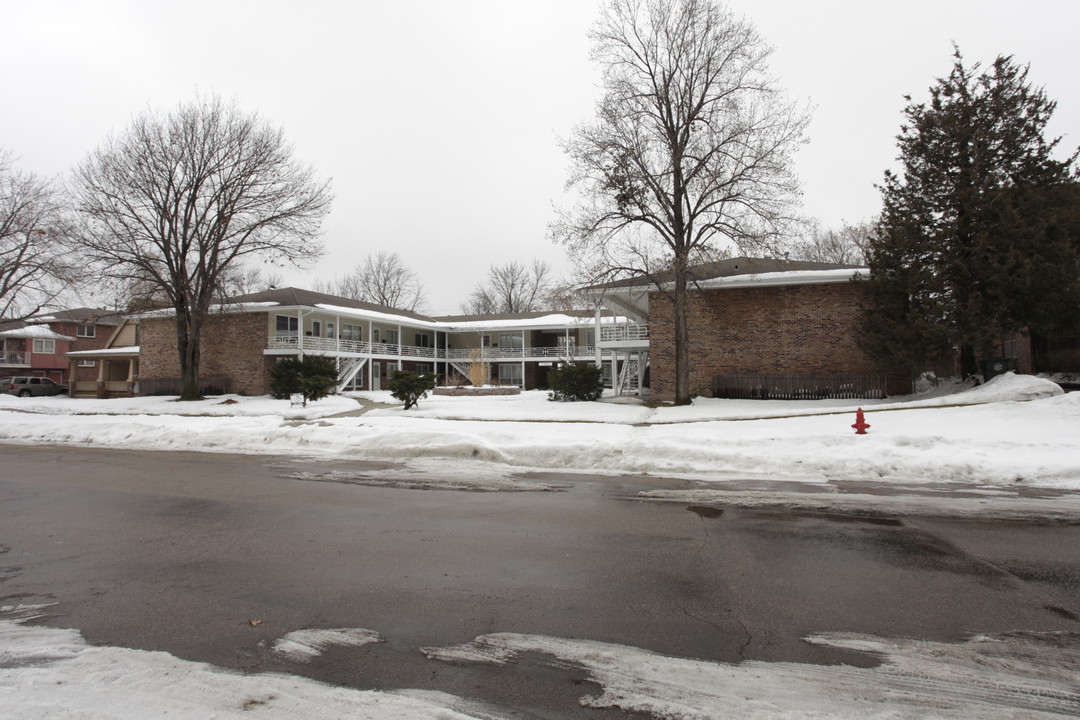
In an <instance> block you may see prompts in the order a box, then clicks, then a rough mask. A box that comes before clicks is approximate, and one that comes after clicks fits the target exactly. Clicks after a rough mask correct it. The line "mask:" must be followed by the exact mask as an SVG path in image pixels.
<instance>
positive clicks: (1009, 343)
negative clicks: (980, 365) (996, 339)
mask: <svg viewBox="0 0 1080 720" xmlns="http://www.w3.org/2000/svg"><path fill="white" fill-rule="evenodd" d="M1001 354H1002V355H1003V356H1004V357H1007V358H1009V359H1010V360H1015V359H1016V338H1013V339H1011V340H1006V341H1005V342H1004V343H1002V344H1001Z"/></svg>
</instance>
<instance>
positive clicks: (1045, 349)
mask: <svg viewBox="0 0 1080 720" xmlns="http://www.w3.org/2000/svg"><path fill="white" fill-rule="evenodd" d="M1028 342H1030V343H1031V372H1033V373H1045V372H1050V371H1051V367H1050V340H1049V338H1047V336H1046V335H1043V334H1041V333H1035V332H1032V333H1030V334H1029V335H1028Z"/></svg>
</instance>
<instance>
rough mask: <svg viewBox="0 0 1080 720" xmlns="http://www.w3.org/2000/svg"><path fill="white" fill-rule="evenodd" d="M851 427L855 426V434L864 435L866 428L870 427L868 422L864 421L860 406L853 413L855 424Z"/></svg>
mask: <svg viewBox="0 0 1080 720" xmlns="http://www.w3.org/2000/svg"><path fill="white" fill-rule="evenodd" d="M851 427H853V428H855V434H856V435H865V434H866V428H868V427H870V423H868V422H866V418H864V417H863V412H862V408H859V409H858V411H856V413H855V424H854V425H852V426H851Z"/></svg>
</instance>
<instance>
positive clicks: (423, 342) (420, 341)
mask: <svg viewBox="0 0 1080 720" xmlns="http://www.w3.org/2000/svg"><path fill="white" fill-rule="evenodd" d="M416 347H431V336H430V335H428V334H427V333H416Z"/></svg>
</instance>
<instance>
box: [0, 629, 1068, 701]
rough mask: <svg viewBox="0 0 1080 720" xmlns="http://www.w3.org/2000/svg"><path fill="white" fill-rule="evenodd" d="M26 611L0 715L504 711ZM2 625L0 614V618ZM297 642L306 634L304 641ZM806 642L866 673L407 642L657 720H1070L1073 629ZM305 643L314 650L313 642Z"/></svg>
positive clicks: (355, 641) (371, 637)
mask: <svg viewBox="0 0 1080 720" xmlns="http://www.w3.org/2000/svg"><path fill="white" fill-rule="evenodd" d="M38 611H40V608H32V607H6V608H4V607H0V707H2V708H3V709H4V716H5V717H8V716H10V717H13V718H14V717H18V718H20V719H21V720H34V719H36V718H42V719H44V718H49V719H50V720H56V719H59V720H75V719H77V718H78V719H82V718H104V717H108V718H112V719H113V720H128V719H129V718H130V719H132V720H134V719H135V718H146V717H165V716H168V717H170V718H179V719H180V720H184V719H185V718H190V719H192V720H195V719H198V720H201V719H202V718H208V717H213V718H219V719H222V720H225V719H228V718H241V717H244V718H270V719H274V718H305V719H307V720H324V719H326V720H329V719H330V718H335V719H344V718H358V719H363V718H388V719H393V718H432V719H437V720H457V719H463V720H464V719H467V718H483V719H484V720H500V718H509V717H511V714H510V713H509V712H505V713H504V712H500V711H499V710H498V709H496V708H492V707H490V706H482V705H481V704H479V703H475V702H470V701H468V700H465V699H463V698H459V697H456V696H453V695H448V694H445V693H438V692H431V691H410V690H404V691H397V692H380V691H363V690H355V689H350V688H345V687H334V686H330V685H325V684H322V683H319V682H316V681H313V680H309V679H307V678H304V677H301V676H296V675H282V674H276V673H248V674H242V673H239V672H234V671H228V670H223V669H220V668H216V667H213V666H211V665H206V664H203V663H196V662H191V661H186V660H181V659H178V658H176V657H173V656H171V655H168V654H166V653H162V652H148V651H144V650H130V649H125V648H118V647H107V646H105V647H94V646H90V645H88V644H87V643H86V642H85V641H84V640H83V638H82V636H81V635H80V634H79V632H78V631H75V630H65V629H55V628H49V627H42V626H35V625H28V624H26V623H27V621H28V620H31V619H33V618H34V616H35V614H36V613H37V612H38ZM5 616H6V617H5ZM304 633H306V634H304ZM379 638H380V636H379V635H378V633H375V632H374V631H370V630H363V629H351V630H349V629H344V630H332V631H301V634H297V633H291V634H290V635H289V636H286V638H282V639H281V640H279V641H278V642H277V643H275V647H278V645H279V643H281V644H288V643H289V642H293V641H298V642H299V644H300V645H302V646H304V647H306V648H307V651H305V652H304V653H301V654H300V655H299V656H298V657H296V658H295V659H296V660H297V661H300V662H305V661H307V660H308V659H310V657H312V656H314V655H315V654H317V653H318V652H319V647H324V646H325V644H327V643H334V642H339V643H340V642H342V641H344V644H347V645H354V646H355V645H360V644H364V643H366V642H372V641H378V639H379ZM807 641H808V642H812V643H817V644H821V645H826V646H831V647H835V648H842V649H846V650H851V651H856V652H861V653H867V654H869V655H871V656H873V657H875V658H876V659H877V660H878V661H879V664H877V665H876V666H875V667H869V668H859V667H853V666H850V665H810V664H803V663H791V662H777V663H769V662H759V661H744V662H741V663H736V664H731V663H719V662H709V661H703V660H693V659H686V658H676V657H668V656H664V655H659V654H657V653H653V652H649V651H647V650H642V649H639V648H634V647H627V646H623V645H613V644H609V643H601V642H595V641H589V640H577V639H575V640H571V639H565V638H555V637H545V636H538V635H521V634H514V633H495V634H491V635H484V636H481V637H478V638H476V639H475V640H473V641H472V642H470V643H466V644H464V645H460V646H455V647H443V648H440V647H435V648H418V649H417V652H418V653H420V652H423V653H424V654H425V655H426V656H427V657H428V658H429V660H431V661H432V662H440V661H441V662H450V663H463V664H469V663H484V664H487V665H493V666H496V667H498V666H504V665H507V664H509V663H512V662H513V661H514V660H515V659H516V658H517V657H518V656H519V655H521V654H523V653H537V654H539V655H540V656H542V657H543V658H550V660H545V661H546V662H549V663H550V664H551V665H552V666H554V667H556V668H562V669H567V668H575V667H576V668H581V669H583V670H584V671H585V672H586V673H587V674H588V675H589V679H590V680H591V681H592V682H594V683H596V684H598V685H599V686H600V688H601V692H600V694H599V695H591V694H586V695H583V696H582V697H581V698H580V700H579V702H580V703H581V704H582V705H584V706H588V707H597V708H622V709H624V710H636V711H642V712H650V713H653V714H654V715H655V716H657V717H661V718H679V719H680V720H696V719H698V718H701V719H703V720H704V719H709V718H717V717H738V718H746V719H748V720H753V719H755V718H770V719H773V718H795V717H798V718H834V719H836V720H854V719H855V718H909V717H933V718H943V719H950V718H969V717H1014V718H1020V717H1023V718H1051V717H1076V716H1077V714H1078V713H1080V689H1078V688H1077V686H1076V678H1075V675H1074V673H1075V668H1076V666H1077V664H1078V663H1080V650H1078V648H1080V636H1077V635H1066V634H1039V633H1031V634H1016V633H1014V634H1010V635H1008V636H1001V637H987V636H979V637H975V638H971V639H969V640H968V641H966V642H961V643H941V642H928V641H915V640H902V639H901V640H894V639H887V638H879V637H874V636H869V635H855V634H836V633H829V634H823V635H820V636H815V637H811V638H807ZM316 646H318V647H316Z"/></svg>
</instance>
